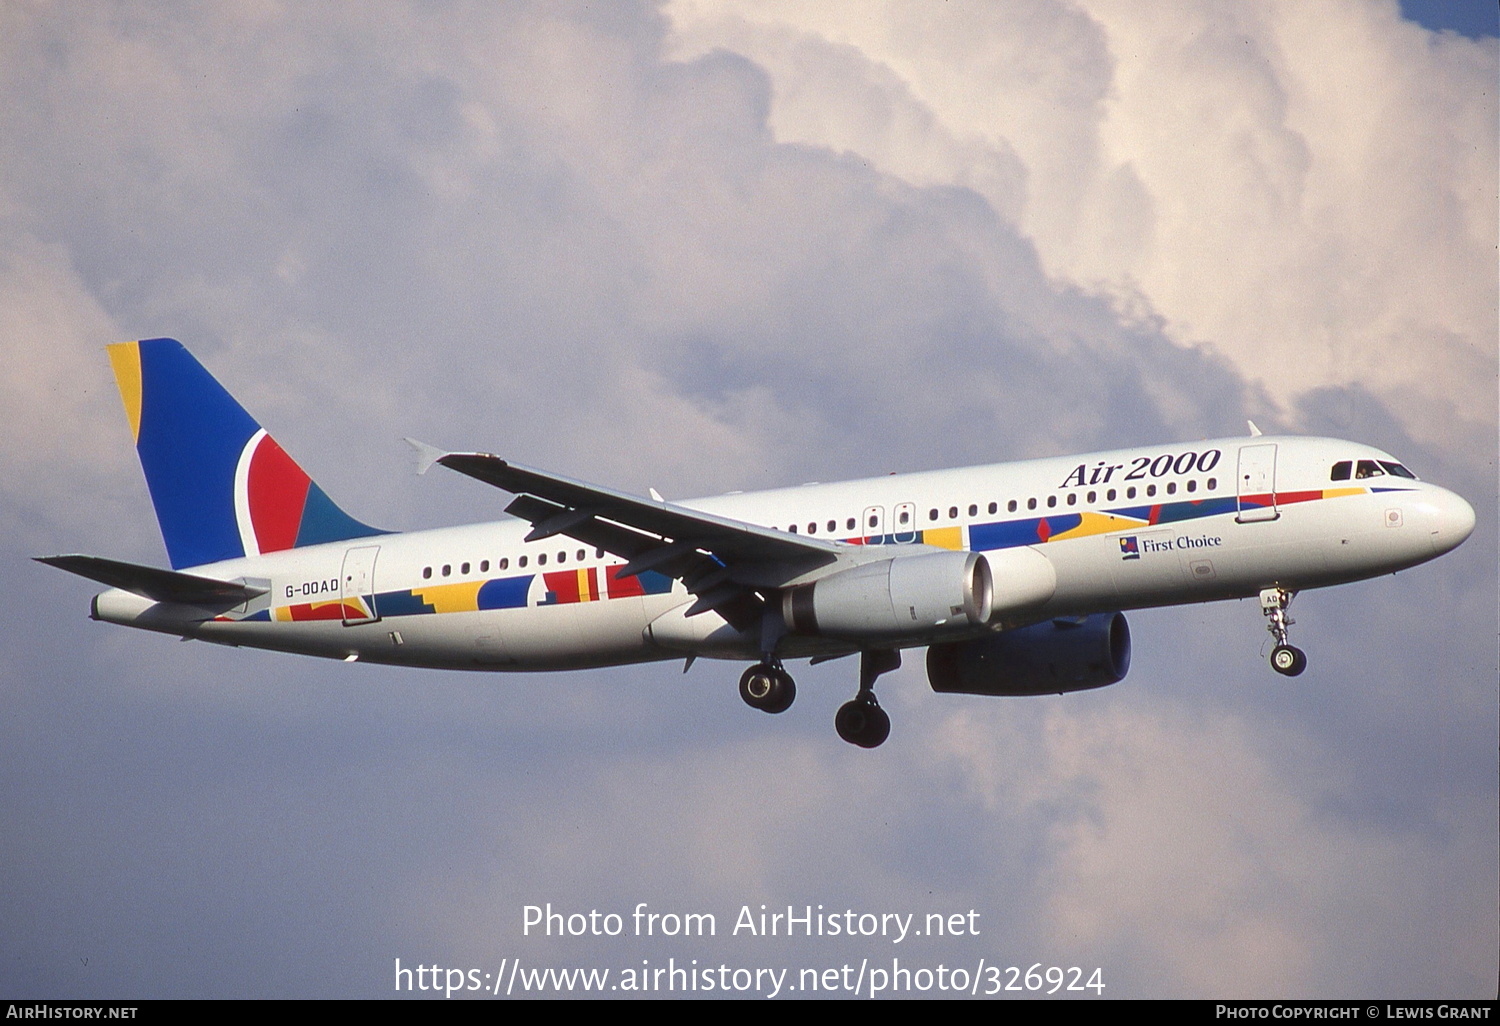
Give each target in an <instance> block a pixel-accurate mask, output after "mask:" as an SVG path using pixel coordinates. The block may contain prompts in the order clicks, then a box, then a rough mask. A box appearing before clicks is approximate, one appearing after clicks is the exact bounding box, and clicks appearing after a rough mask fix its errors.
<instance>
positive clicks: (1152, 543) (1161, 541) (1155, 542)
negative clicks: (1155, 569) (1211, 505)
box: [1119, 534, 1224, 559]
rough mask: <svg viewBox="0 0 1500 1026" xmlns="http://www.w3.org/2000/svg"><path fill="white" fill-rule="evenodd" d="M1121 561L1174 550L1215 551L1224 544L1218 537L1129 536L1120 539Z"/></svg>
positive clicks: (1203, 535)
mask: <svg viewBox="0 0 1500 1026" xmlns="http://www.w3.org/2000/svg"><path fill="white" fill-rule="evenodd" d="M1119 542H1120V558H1121V559H1140V558H1141V553H1143V552H1171V551H1172V550H1173V549H1215V548H1218V547H1219V546H1220V545H1223V544H1224V539H1223V538H1221V537H1219V536H1218V535H1208V534H1200V535H1198V536H1197V537H1196V538H1194V537H1189V536H1187V535H1183V536H1182V537H1180V538H1141V537H1139V536H1137V535H1133V534H1127V535H1125V536H1124V537H1122V538H1120V539H1119Z"/></svg>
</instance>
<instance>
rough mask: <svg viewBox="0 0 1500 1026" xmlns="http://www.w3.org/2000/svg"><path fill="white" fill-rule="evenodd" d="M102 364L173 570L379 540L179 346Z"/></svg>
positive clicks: (157, 344)
mask: <svg viewBox="0 0 1500 1026" xmlns="http://www.w3.org/2000/svg"><path fill="white" fill-rule="evenodd" d="M109 358H110V363H111V364H112V365H113V367H114V372H115V381H116V383H117V384H118V385H119V387H120V398H121V399H122V400H123V401H124V403H125V416H126V418H127V419H128V420H129V421H130V430H131V432H132V433H133V434H134V436H135V447H136V452H137V453H138V454H139V455H140V458H141V469H142V470H144V471H145V473H146V484H147V486H148V487H149V488H150V489H151V501H152V503H153V504H155V506H156V519H157V522H158V523H159V524H160V525H161V534H162V540H163V541H165V542H166V544H167V556H168V558H169V559H170V560H171V563H172V567H173V569H181V568H183V567H190V566H201V565H202V564H204V563H213V562H217V561H218V560H221V559H234V558H236V557H239V556H255V555H259V554H261V553H265V552H277V551H280V550H282V549H291V548H297V547H300V546H303V545H317V544H320V543H322V542H333V541H343V540H346V539H350V538H366V537H369V536H371V535H377V534H384V533H386V532H384V531H380V530H377V529H376V528H373V527H370V526H368V525H366V524H362V523H360V522H359V521H358V520H355V519H354V518H353V517H351V516H349V514H347V513H345V512H344V511H343V510H341V509H339V507H338V506H336V505H335V504H334V502H333V500H332V499H330V498H328V495H327V494H326V493H325V492H324V491H323V489H321V488H319V487H318V485H317V484H316V483H315V482H314V481H313V480H312V479H311V478H309V477H308V476H307V472H306V471H304V470H303V469H302V468H301V467H299V466H297V464H296V463H295V462H294V461H293V460H292V458H291V457H290V456H288V455H287V454H286V452H285V451H284V450H283V449H282V448H281V446H279V445H277V444H276V440H275V439H273V438H272V437H271V436H270V435H268V434H266V432H265V430H264V429H263V428H262V427H261V426H260V425H259V424H257V423H256V422H255V418H254V417H252V416H250V414H248V413H246V412H245V409H244V407H242V406H241V405H240V404H239V403H238V402H236V401H235V399H234V397H233V396H231V395H230V394H229V393H228V392H226V391H225V390H224V386H222V385H220V384H219V383H218V382H217V381H216V380H214V377H213V375H211V374H209V373H208V371H206V370H204V369H203V365H202V364H200V363H199V362H198V361H197V360H195V359H194V358H193V356H192V354H191V353H189V352H188V351H187V350H186V349H184V348H183V346H182V344H181V343H180V342H178V341H176V340H175V339H170V338H153V339H146V340H144V341H141V342H122V343H120V344H118V345H112V346H110V347H109Z"/></svg>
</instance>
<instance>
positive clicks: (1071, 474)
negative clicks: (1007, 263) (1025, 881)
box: [39, 338, 1474, 748]
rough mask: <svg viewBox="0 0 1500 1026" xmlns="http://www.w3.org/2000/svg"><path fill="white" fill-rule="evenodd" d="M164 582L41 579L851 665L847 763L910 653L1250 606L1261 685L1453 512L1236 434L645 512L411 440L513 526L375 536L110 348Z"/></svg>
mask: <svg viewBox="0 0 1500 1026" xmlns="http://www.w3.org/2000/svg"><path fill="white" fill-rule="evenodd" d="M107 348H108V352H109V357H110V361H111V364H112V367H113V370H114V374H115V378H116V381H117V384H118V385H119V390H120V394H121V397H122V399H123V402H124V405H125V411H126V415H127V418H128V420H129V424H130V429H131V432H132V434H133V436H134V440H135V444H136V450H137V453H138V455H139V457H140V461H141V466H142V469H143V470H144V472H145V476H146V481H147V484H148V486H149V489H150V493H151V498H152V502H153V505H154V506H155V509H156V516H157V520H158V523H159V525H160V527H161V532H162V537H163V540H164V541H165V543H166V548H167V555H168V557H169V561H170V563H171V567H172V568H171V569H170V570H165V569H160V568H157V567H150V566H141V565H137V564H133V563H126V562H121V561H119V560H112V559H105V558H101V557H96V556H87V555H62V556H48V557H39V560H40V562H43V563H47V564H50V565H52V566H55V567H58V568H60V569H63V570H67V571H70V572H72V573H75V574H79V575H81V576H83V577H86V578H89V579H91V580H93V581H96V582H99V583H101V584H104V585H107V586H108V587H109V590H107V591H104V592H102V593H100V594H98V595H96V596H95V597H94V599H93V602H92V604H91V609H90V616H91V618H92V619H95V620H103V621H106V622H109V623H114V624H122V625H125V626H129V627H138V628H143V629H145V630H151V631H158V632H161V633H165V634H172V635H177V636H179V637H181V638H183V639H198V640H202V641H210V642H216V643H220V644H224V645H231V646H249V647H253V648H264V649H273V650H277V651H282V652H291V653H300V654H303V655H311V656H323V657H328V658H335V659H342V660H345V661H348V662H356V661H361V662H372V663H386V664H391V665H396V666H411V667H434V668H443V669H455V670H480V671H485V670H488V671H528V670H561V669H579V668H587V667H602V666H617V665H622V664H627V663H638V662H649V661H656V660H668V659H682V660H683V661H684V672H686V669H687V668H688V667H689V666H691V665H692V664H693V662H694V660H696V659H698V658H700V657H703V658H712V659H722V660H740V661H746V660H752V661H753V662H752V664H751V665H750V667H749V668H748V669H746V670H745V671H744V673H743V675H742V676H741V678H740V683H739V692H740V697H741V698H742V699H743V700H744V701H745V702H746V704H748V705H750V706H751V707H752V708H755V709H759V710H762V711H764V712H767V713H780V712H784V711H785V710H786V709H787V708H789V707H790V706H791V704H792V702H793V699H794V698H795V697H796V684H795V682H794V680H793V678H792V676H791V674H790V673H789V672H788V671H787V670H786V668H785V664H786V662H787V661H789V660H794V659H809V660H811V661H812V662H814V663H816V662H820V661H823V660H828V659H835V658H839V657H843V656H849V655H856V654H857V655H858V656H859V659H860V662H859V684H858V690H857V692H856V694H855V697H854V698H853V699H852V700H850V701H849V702H847V703H845V704H844V705H843V706H842V707H841V708H840V709H839V710H838V714H837V716H836V717H835V722H834V725H835V728H836V730H837V732H838V734H839V736H840V737H841V738H843V739H844V740H845V741H847V742H849V743H851V744H853V745H857V746H860V747H863V748H875V747H877V746H879V745H880V744H882V743H883V742H884V741H885V740H886V738H887V736H888V735H889V733H890V718H889V716H888V714H887V713H886V712H885V711H884V710H883V709H882V708H881V706H880V704H879V702H878V701H877V700H876V697H875V691H874V686H875V682H876V679H877V678H878V677H879V676H880V675H882V674H884V673H887V672H889V671H891V670H893V669H895V668H896V667H898V666H899V665H900V664H901V652H902V651H903V650H905V649H911V648H920V647H924V646H925V647H926V648H927V656H926V669H927V676H928V681H929V683H930V685H931V686H932V688H933V690H934V691H937V692H942V693H958V694H967V695H988V696H1000V695H1041V694H1052V693H1059V694H1060V693H1065V692H1070V691H1079V690H1085V689H1089V688H1097V687H1103V686H1106V685H1109V684H1113V683H1116V682H1117V681H1119V680H1121V679H1123V678H1124V676H1125V674H1126V672H1127V671H1128V670H1129V666H1130V653H1131V640H1130V630H1129V627H1128V625H1127V623H1126V620H1125V617H1124V615H1123V611H1124V610H1129V609H1140V608H1149V607H1157V606H1170V605H1181V604H1186V603H1196V602H1211V601H1217V600H1224V599H1237V598H1249V597H1257V598H1258V599H1259V601H1260V608H1261V611H1262V613H1263V614H1264V616H1265V617H1266V629H1267V630H1268V631H1269V632H1270V634H1271V636H1272V638H1273V639H1274V646H1273V648H1272V650H1271V653H1270V663H1271V666H1272V668H1273V669H1274V670H1275V671H1276V672H1278V673H1281V674H1284V675H1287V676H1296V675H1298V674H1300V673H1302V671H1303V670H1304V669H1305V667H1306V665H1307V658H1306V656H1305V654H1304V653H1303V652H1302V651H1301V650H1300V649H1298V648H1296V647H1295V646H1293V645H1292V644H1291V643H1290V641H1289V640H1288V628H1289V627H1290V626H1291V625H1292V622H1293V621H1292V620H1291V619H1290V617H1289V616H1288V615H1287V610H1288V606H1289V605H1290V603H1291V601H1292V598H1293V597H1294V596H1295V595H1296V594H1297V593H1298V592H1299V591H1303V590H1306V589H1309V588H1323V587H1329V586H1332V585H1337V584H1344V583H1347V582H1351V581H1358V580H1364V579H1367V578H1372V577H1376V576H1379V575H1382V574H1387V573H1392V572H1394V571H1398V570H1403V569H1406V568H1408V567H1412V566H1416V565H1417V564H1419V563H1424V562H1426V561H1428V560H1430V559H1433V558H1435V557H1437V556H1440V555H1442V554H1444V553H1446V552H1448V551H1450V550H1452V549H1453V548H1455V547H1457V546H1458V545H1459V544H1461V543H1462V542H1463V541H1464V540H1465V539H1466V538H1467V537H1468V536H1469V534H1470V533H1471V532H1472V531H1473V529H1474V510H1473V509H1472V507H1470V505H1469V504H1468V503H1467V502H1465V501H1464V499H1462V498H1461V497H1459V496H1458V495H1456V494H1454V493H1452V492H1450V491H1447V490H1445V489H1443V488H1440V487H1437V486H1436V485H1433V484H1429V483H1426V482H1423V481H1420V480H1418V479H1417V477H1416V476H1415V475H1414V474H1413V473H1412V472H1411V471H1410V470H1408V469H1407V468H1406V467H1405V466H1404V465H1403V464H1402V463H1400V462H1399V461H1398V460H1396V459H1395V458H1394V457H1392V456H1391V455H1389V454H1387V453H1385V452H1382V451H1380V450H1378V449H1374V448H1371V447H1370V446H1367V445H1360V444H1358V443H1354V442H1346V441H1339V440H1336V439H1329V438H1307V437H1298V436H1285V435H1283V436H1272V435H1263V434H1261V432H1260V431H1259V430H1258V429H1257V428H1256V427H1255V425H1254V424H1253V423H1251V424H1250V425H1249V427H1250V431H1251V434H1250V435H1249V436H1248V437H1242V438H1224V439H1214V440H1208V441H1199V442H1189V443H1182V444H1177V445H1157V446H1148V447H1145V448H1135V449H1121V450H1117V451H1112V452H1099V453H1090V454H1088V455H1081V456H1066V457H1055V458H1047V459H1033V460H1026V461H1023V462H1015V463H997V464H993V465H989V466H979V467H968V468H963V469H957V470H937V471H926V472H920V473H909V474H899V475H898V474H892V475H888V476H885V477H877V478H868V479H865V480H858V481H846V482H843V483H839V484H818V485H804V486H801V487H791V488H779V489H774V490H771V491H761V492H753V493H731V494H728V495H721V496H716V497H711V498H703V499H693V500H688V501H684V502H668V501H666V500H664V499H663V498H662V497H661V496H660V495H658V494H657V493H656V491H655V490H654V489H652V490H651V491H650V494H649V496H641V495H635V494H631V493H628V492H624V491H619V490H616V489H612V488H605V487H601V486H599V485H594V484H589V483H587V482H584V481H578V480H574V479H572V478H569V477H564V476H561V475H558V474H552V473H548V472H546V471H542V470H537V469H534V468H531V467H527V466H523V465H521V464H518V463H513V462H511V461H509V460H506V459H503V458H501V457H499V456H496V455H491V454H488V453H481V452H448V451H445V450H442V449H437V448H434V447H432V446H428V445H426V444H424V443H422V442H417V441H414V440H412V439H408V440H407V441H408V442H411V444H412V445H413V446H414V448H415V449H416V450H417V453H418V462H419V472H423V473H425V472H426V470H427V469H428V468H430V467H432V466H442V467H445V468H448V469H450V470H454V471H457V472H459V473H461V474H466V475H468V476H469V477H472V478H475V479H476V480H478V481H481V482H483V483H485V484H488V485H491V486H493V487H495V488H498V489H501V490H502V491H503V492H506V493H509V494H510V495H512V496H513V498H512V499H511V500H510V502H509V504H508V505H507V506H506V507H505V512H506V513H508V514H509V515H510V518H509V519H503V520H500V521H498V522H494V523H484V524H474V525H470V526H464V527H449V528H442V529H437V530H426V531H411V532H404V533H402V532H392V531H383V530H379V529H377V528H374V527H370V526H369V525H367V524H364V523H362V522H360V521H358V520H356V519H354V518H353V517H351V516H350V515H349V514H347V513H345V512H344V511H343V510H342V509H341V508H340V507H339V506H338V505H336V504H335V503H334V502H333V500H331V499H330V498H329V497H328V495H327V493H325V492H324V491H323V489H322V488H320V487H319V486H318V485H317V484H316V483H315V482H314V481H312V479H311V478H310V477H309V476H308V475H307V474H306V472H304V471H303V470H302V468H301V467H300V466H298V465H297V463H295V462H294V461H293V460H292V458H291V457H290V456H288V455H287V453H286V452H285V451H284V450H283V449H282V448H281V446H280V445H278V444H277V443H276V441H275V440H274V439H272V437H271V436H270V435H268V434H267V433H266V431H265V429H264V428H262V427H261V426H260V424H259V423H257V422H256V420H255V419H254V418H253V417H251V416H250V414H249V413H247V412H246V411H245V410H244V408H243V407H242V406H241V405H240V404H239V403H238V402H237V401H235V399H234V398H233V397H232V396H230V394H229V393H228V392H227V391H226V390H225V389H224V388H223V386H222V385H220V384H219V382H218V381H217V380H216V379H215V378H214V377H213V376H212V375H211V374H210V373H209V372H208V371H207V370H206V369H204V367H203V366H202V365H201V364H200V363H199V362H198V361H197V360H196V359H195V358H194V357H193V356H192V355H191V354H190V353H189V352H188V351H187V349H185V348H184V347H183V346H182V344H181V343H179V342H177V341H175V340H173V339H167V338H156V339H147V340H143V341H139V342H126V343H120V344H117V345H112V346H109V347H107Z"/></svg>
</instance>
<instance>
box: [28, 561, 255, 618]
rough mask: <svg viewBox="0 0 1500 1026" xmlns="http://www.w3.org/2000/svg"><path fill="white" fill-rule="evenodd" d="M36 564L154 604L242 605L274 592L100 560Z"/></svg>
mask: <svg viewBox="0 0 1500 1026" xmlns="http://www.w3.org/2000/svg"><path fill="white" fill-rule="evenodd" d="M36 561H37V562H38V563H46V564H47V565H48V566H55V567H57V568H58V569H59V570H66V571H68V573H70V574H77V575H78V576H80V577H87V578H88V579H89V580H91V581H98V582H99V583H100V584H107V585H109V586H110V587H111V588H120V589H122V590H124V591H128V592H130V593H131V594H134V595H140V596H141V597H142V598H148V599H151V600H152V601H153V602H179V603H181V604H183V605H187V606H224V605H239V604H240V603H241V602H247V601H249V600H250V599H253V598H255V597H257V596H259V595H264V594H265V593H266V592H267V591H269V590H270V589H269V588H262V587H257V586H256V585H253V584H237V583H235V582H234V581H216V580H213V579H212V578H209V577H198V576H196V575H194V574H185V573H181V572H179V571H176V570H161V569H158V568H157V567H154V566H141V565H139V564H137V563H122V562H120V561H119V560H116V559H101V558H100V557H98V556H37V557H36Z"/></svg>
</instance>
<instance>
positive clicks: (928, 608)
mask: <svg viewBox="0 0 1500 1026" xmlns="http://www.w3.org/2000/svg"><path fill="white" fill-rule="evenodd" d="M994 590H995V589H994V581H993V579H992V578H991V576H990V566H989V563H988V562H986V560H985V558H984V557H983V556H982V555H979V554H978V553H975V552H936V553H931V554H928V555H921V556H900V557H897V558H895V559H884V560H880V561H879V562H875V563H866V564H864V565H863V566H857V567H854V568H852V569H849V570H841V571H839V572H838V573H836V574H830V575H829V576H827V577H824V578H823V579H822V580H819V581H814V582H813V583H812V584H804V585H802V586H800V587H797V588H788V589H787V590H786V591H785V592H783V593H782V598H781V612H782V616H783V618H784V619H785V620H786V623H787V626H788V627H790V628H791V629H792V630H793V631H794V632H796V633H798V634H814V635H819V636H822V637H828V638H841V637H848V638H854V639H859V640H867V639H870V638H889V639H895V638H909V637H922V636H926V635H930V634H933V633H938V632H943V631H952V630H960V629H961V630H971V629H973V628H974V627H977V626H979V625H981V624H983V623H985V622H986V621H988V620H989V618H990V610H991V607H992V604H993V601H994Z"/></svg>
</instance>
